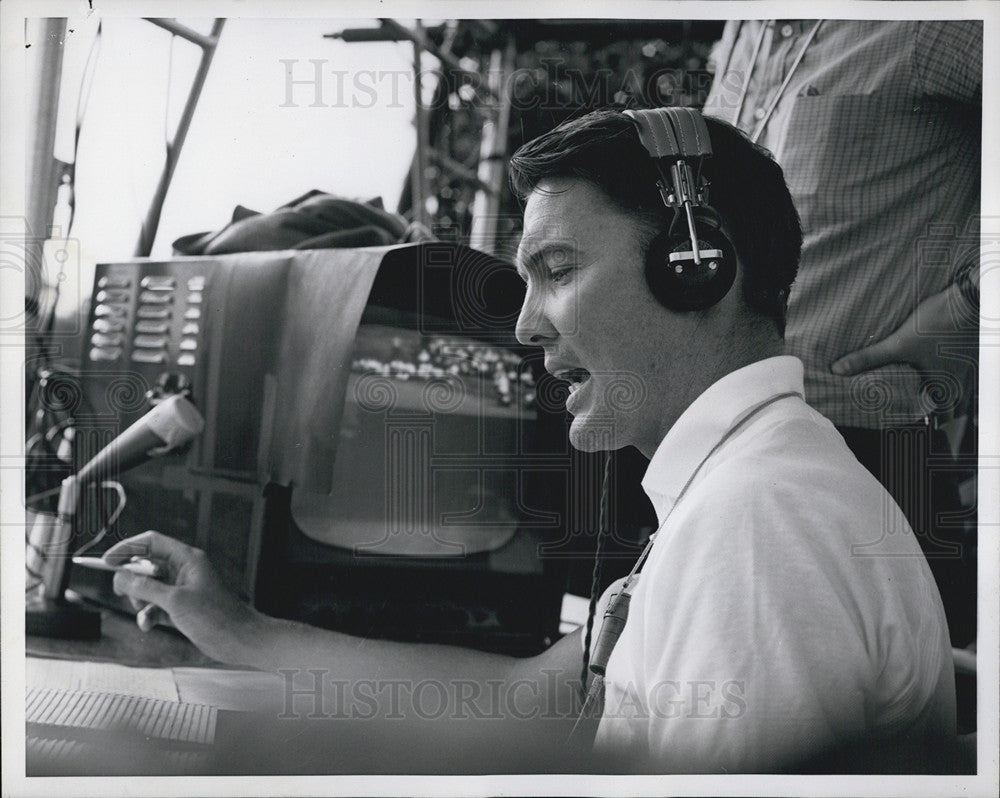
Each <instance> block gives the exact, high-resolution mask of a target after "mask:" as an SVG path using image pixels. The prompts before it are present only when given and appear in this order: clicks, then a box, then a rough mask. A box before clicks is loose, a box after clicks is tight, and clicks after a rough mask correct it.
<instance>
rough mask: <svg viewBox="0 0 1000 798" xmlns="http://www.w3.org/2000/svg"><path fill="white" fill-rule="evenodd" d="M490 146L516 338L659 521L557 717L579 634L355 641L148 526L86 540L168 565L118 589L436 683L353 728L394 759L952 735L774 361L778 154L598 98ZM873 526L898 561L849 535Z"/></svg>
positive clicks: (325, 661) (746, 760) (871, 515)
mask: <svg viewBox="0 0 1000 798" xmlns="http://www.w3.org/2000/svg"><path fill="white" fill-rule="evenodd" d="M511 166H512V177H513V183H514V186H515V188H516V189H517V190H518V191H519V193H520V194H521V195H522V196H524V197H525V198H526V205H525V214H524V236H523V239H522V242H521V246H520V250H519V253H518V264H517V268H518V271H519V273H520V274H521V275H522V277H523V278H524V280H525V283H526V295H525V299H524V305H523V308H522V311H521V315H520V318H519V320H518V325H517V334H518V338H519V339H520V340H521V342H522V343H524V344H527V345H534V346H539V347H541V348H542V349H543V350H544V353H545V366H546V368H547V369H548V370H549V371H550V372H552V373H553V374H554V375H556V376H557V377H561V378H562V379H564V380H566V382H567V383H568V384H569V395H568V399H567V402H566V406H567V410H568V411H569V413H570V414H572V416H573V422H572V426H571V428H570V440H571V442H572V443H573V445H574V446H576V447H578V448H581V449H587V450H595V449H603V450H613V449H618V448H621V447H624V446H630V445H631V446H635V447H637V448H638V449H639V450H640V451H641V452H642V453H643V454H644V455H646V456H647V457H649V458H650V460H651V462H650V465H649V469H648V471H647V473H646V476H645V478H644V480H643V487H644V488H645V490H646V492H647V493H648V495H649V497H650V499H651V500H652V502H653V505H654V507H655V509H656V512H657V514H658V517H659V521H660V528H659V529H658V530H657V532H656V534H655V535H654V536H653V538H652V540H651V542H650V545H649V547H648V548H647V550H646V552H644V554H643V556H642V558H641V561H640V563H639V564H638V565H637V568H638V575H637V576H636V577H633V578H631V579H630V581H629V583H628V584H627V585H626V586H624V588H623V586H622V585H620V584H619V585H615V586H613V587H612V589H611V590H609V591H608V592H607V593H606V594H605V596H604V597H602V599H601V600H600V602H599V603H598V607H599V609H598V613H597V619H598V623H597V628H599V629H601V634H598V635H597V639H596V641H595V642H594V643H593V645H592V653H591V662H592V663H593V665H594V668H595V673H597V674H598V675H599V677H600V678H594V679H593V680H592V684H591V693H590V698H588V701H587V704H586V707H585V710H586V711H584V712H583V713H582V716H581V718H580V722H577V716H578V715H580V714H581V713H580V708H579V699H578V696H579V692H580V684H579V677H578V674H579V672H580V660H581V656H582V650H583V640H582V635H581V633H580V632H576V633H574V634H572V635H569V636H567V637H565V638H563V639H562V640H560V641H559V642H557V643H556V644H555V645H553V646H552V647H551V648H550V649H549V650H547V651H546V652H544V653H542V654H540V655H538V656H536V657H533V658H530V659H523V660H517V659H511V658H506V657H502V656H497V655H491V654H484V653H480V652H472V651H465V650H462V649H456V648H448V647H442V646H431V645H413V644H400V643H392V642H386V641H374V640H359V639H357V638H351V637H349V636H346V635H342V634H339V633H336V632H332V631H326V630H319V629H314V628H310V627H306V626H304V625H301V624H297V623H293V622H289V621H283V620H277V619H273V618H267V617H264V616H262V615H260V614H259V613H257V612H256V611H255V610H253V609H252V608H250V607H248V606H246V605H245V604H242V603H240V602H239V601H238V600H236V599H235V598H234V597H232V596H231V595H229V594H228V593H226V592H225V591H224V590H223V589H222V587H221V586H220V584H219V582H218V580H217V579H216V577H215V576H214V574H213V573H212V571H211V569H210V567H209V566H208V564H207V561H206V559H205V556H204V555H203V554H202V553H201V552H199V551H197V550H194V549H191V548H189V547H187V546H184V545H183V544H180V543H178V542H176V541H172V540H170V539H169V538H166V537H164V536H162V535H159V534H157V533H153V532H149V533H145V534H144V535H140V536H137V537H135V538H132V539H130V540H127V541H123V542H122V543H119V544H118V545H117V546H115V547H114V548H112V549H111V550H110V551H109V552H108V553H107V554H106V555H105V556H106V558H107V559H109V560H110V561H112V562H122V561H124V560H127V559H128V557H130V556H132V555H134V554H137V553H141V554H143V555H145V556H149V557H153V558H154V559H159V560H162V561H165V563H166V565H167V571H168V577H167V578H166V579H165V580H163V581H159V580H154V579H150V578H146V577H139V576H135V575H132V574H128V573H126V572H119V573H117V574H116V575H115V588H116V590H118V591H120V592H121V593H124V594H127V595H129V596H130V597H132V599H133V600H135V601H141V602H147V601H148V602H154V603H155V604H157V605H158V606H159V607H161V608H162V610H163V611H164V612H165V613H166V614H167V615H169V617H170V619H171V621H172V622H173V623H174V625H176V626H177V627H178V628H179V629H180V630H181V631H182V632H184V633H185V634H186V635H188V637H189V638H190V639H191V640H192V641H194V642H195V643H196V644H197V645H198V646H199V647H200V648H202V649H203V650H204V651H205V653H207V654H209V655H210V656H213V657H215V658H217V659H220V660H222V661H225V662H231V663H238V664H242V665H250V666H255V667H259V668H264V669H274V670H278V669H293V670H294V671H295V672H296V673H298V674H300V675H301V674H305V673H308V672H310V669H312V670H313V671H315V670H317V669H318V670H319V672H320V673H325V674H328V678H329V679H331V680H335V681H336V682H337V683H339V684H341V685H348V691H350V686H351V685H355V684H359V683H361V682H362V681H364V680H370V679H373V678H375V679H382V680H389V681H392V682H393V683H395V684H403V685H404V686H405V685H407V684H408V685H410V686H413V685H414V684H418V683H422V681H423V680H434V681H435V683H436V684H438V685H440V686H441V689H440V691H436V693H435V694H436V696H437V697H439V698H440V699H441V701H443V702H444V706H445V708H446V711H444V712H443V713H441V714H438V713H435V715H436V717H435V719H433V720H428V719H427V717H426V714H425V713H421V711H420V707H419V703H420V701H419V700H418V698H417V694H416V693H415V692H413V693H407V692H406V689H405V687H404V688H400V690H397V691H396V692H395V693H393V694H392V695H394V696H395V698H391V697H390V694H388V693H386V694H382V693H379V699H378V700H377V701H376V702H375V703H377V704H378V706H379V710H380V712H382V714H381V715H380V718H381V719H382V722H381V723H379V724H378V725H377V726H376V725H373V724H372V723H369V724H364V723H361V724H360V726H361V727H364V732H363V734H364V735H365V736H366V737H370V738H371V739H372V741H373V744H374V745H375V746H376V747H377V748H378V749H379V750H380V751H381V752H382V753H383V757H384V761H386V762H387V763H388V764H387V765H386V766H387V767H389V768H390V770H393V769H395V770H396V772H409V771H413V770H419V769H421V768H427V769H429V771H430V772H441V771H444V770H450V769H453V768H457V769H459V770H461V771H463V772H477V771H484V770H485V771H496V770H508V769H509V770H514V771H522V770H532V769H539V768H540V769H556V770H563V771H565V770H566V769H567V768H598V769H605V768H606V769H612V770H622V771H629V772H631V771H650V772H726V773H734V772H763V771H769V770H776V769H782V768H792V769H794V768H795V767H796V766H797V765H798V764H799V763H801V762H803V761H804V760H805V759H806V758H808V757H811V756H813V755H816V754H820V753H822V752H824V751H826V750H828V749H830V748H831V747H834V746H838V745H841V744H843V743H846V742H849V741H852V740H856V739H859V738H861V739H870V738H872V737H877V738H885V737H894V736H899V735H911V736H914V737H926V736H935V735H940V736H943V737H947V736H949V735H951V734H953V733H954V724H955V717H954V712H955V709H954V684H953V679H954V675H953V671H952V665H951V660H950V649H949V645H948V632H947V627H946V624H945V619H944V614H943V610H942V607H941V602H940V598H939V596H938V593H937V590H936V588H935V586H934V583H933V580H932V578H931V576H930V573H929V571H928V568H927V564H926V562H925V561H924V559H923V557H921V556H919V555H920V550H919V547H918V545H917V543H916V542H915V541H914V540H913V536H912V533H911V532H910V530H909V528H908V526H907V525H906V521H905V519H904V518H903V516H902V514H901V512H900V511H899V510H898V508H895V506H894V505H892V503H891V502H889V501H887V499H886V494H885V492H884V490H883V489H882V488H881V486H880V485H879V483H878V482H877V481H876V480H875V479H874V478H873V477H872V476H871V475H870V474H869V473H868V472H867V471H866V470H865V469H864V468H862V467H861V466H860V465H859V464H858V462H857V461H856V460H855V459H854V457H853V456H852V455H851V454H850V452H849V451H848V449H847V448H846V446H845V444H844V442H843V440H842V439H841V438H840V436H839V435H838V434H837V433H836V431H835V430H834V428H833V427H832V425H831V424H830V423H829V422H828V421H826V420H825V419H823V418H822V417H821V416H820V415H819V414H818V413H816V412H815V411H813V410H811V409H810V408H809V407H808V406H807V405H806V404H805V402H804V401H803V399H802V366H801V363H800V362H799V361H798V360H796V359H795V358H792V357H786V356H781V352H782V333H783V313H784V305H785V297H786V296H787V292H788V288H789V286H790V284H791V282H792V280H793V278H794V275H795V270H796V266H797V261H798V251H799V246H800V242H801V234H800V232H799V228H798V219H797V216H796V214H795V210H794V208H793V206H792V203H791V199H790V197H789V195H788V191H787V189H786V187H785V184H784V181H783V179H782V174H781V170H780V168H779V167H778V166H777V165H776V164H775V163H774V162H773V161H772V160H771V159H770V158H769V157H768V156H767V154H766V153H764V152H763V151H762V150H760V149H758V148H757V147H755V146H754V145H753V144H751V143H750V142H749V141H748V140H747V139H746V138H745V137H744V136H743V135H742V134H741V133H739V132H738V131H736V130H735V129H734V128H732V127H731V126H729V125H727V124H725V123H722V122H718V121H713V120H710V119H709V120H703V119H702V117H701V116H700V115H698V114H697V113H696V112H693V111H690V110H687V109H657V110H656V111H648V112H636V113H631V114H623V113H619V112H617V111H603V112H595V113H593V114H589V115H587V116H585V117H582V118H580V119H577V120H574V121H571V122H568V123H565V124H563V125H561V126H560V127H558V128H556V129H555V130H553V131H551V132H550V133H548V134H546V135H544V136H542V137H540V138H539V139H536V140H535V141H533V142H531V143H529V144H527V145H525V147H523V148H522V149H521V150H520V151H518V153H517V154H515V156H514V158H513V160H512V165H511ZM623 376H627V377H629V378H631V379H632V380H633V381H634V382H637V384H639V385H641V391H640V397H639V400H638V401H637V402H636V403H635V406H631V407H629V408H622V407H621V406H620V405H619V404H617V403H616V401H615V398H614V391H613V390H609V389H611V388H613V386H614V384H615V383H616V381H617V380H619V379H620V378H621V377H623ZM887 508H888V510H887ZM883 533H887V534H892V535H893V536H894V537H895V538H896V539H897V540H898V542H899V545H901V546H902V547H903V549H904V550H907V551H909V553H910V554H911V555H913V556H909V557H898V556H896V557H872V556H865V555H864V554H860V555H859V554H858V553H857V549H856V547H857V545H858V544H860V543H864V542H865V541H867V540H870V539H871V538H872V536H873V535H876V536H877V535H879V534H883ZM612 594H614V596H615V598H613V597H612ZM623 595H627V597H628V598H627V599H622V596H623ZM629 607H630V609H628V608H629ZM606 608H608V611H609V613H610V616H609V618H608V622H606V623H603V624H602V622H601V619H602V616H603V615H604V613H605V609H606ZM626 610H628V614H627V615H626ZM623 620H624V623H622V621H623ZM616 632H617V634H616ZM313 678H314V679H315V676H314V677H313ZM484 686H490V689H489V690H486V689H478V688H481V687H484ZM407 695H409V699H408V698H407V697H406V696H407ZM342 704H343V702H342ZM344 706H346V704H345V705H344ZM366 717H370V716H366ZM390 717H391V718H396V719H397V720H396V721H395V722H394V723H393V722H392V721H391V720H390ZM574 725H575V729H573V727H574ZM335 728H336V730H335V731H334V730H333V729H331V731H330V734H331V735H335V734H338V733H339V734H346V733H348V731H347V729H348V727H346V726H345V725H344V724H339V725H337V726H336V727H335ZM571 729H572V730H573V732H572V735H571ZM568 736H572V738H573V742H572V743H570V745H569V746H567V745H566V742H565V741H566V739H567V737H568ZM571 754H575V755H577V756H578V758H574V757H573V756H571ZM395 757H400V758H395ZM372 762H373V766H374V760H373V761H372Z"/></svg>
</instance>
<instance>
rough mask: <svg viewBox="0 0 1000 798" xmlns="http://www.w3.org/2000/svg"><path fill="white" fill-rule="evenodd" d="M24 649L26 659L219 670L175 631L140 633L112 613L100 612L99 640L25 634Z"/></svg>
mask: <svg viewBox="0 0 1000 798" xmlns="http://www.w3.org/2000/svg"><path fill="white" fill-rule="evenodd" d="M25 650H26V652H27V654H28V656H29V657H31V656H38V657H52V658H56V659H75V660H89V661H92V662H116V663H118V664H120V665H131V666H135V667H152V668H167V667H174V666H187V667H200V668H211V667H223V666H222V665H220V664H219V663H218V662H216V661H215V660H213V659H210V658H209V657H206V656H205V655H204V654H202V653H201V652H200V651H199V650H198V649H197V648H195V646H194V645H193V644H192V643H191V642H190V641H188V639H187V638H186V637H184V635H182V634H180V633H179V632H177V631H176V630H174V629H168V628H164V627H157V628H156V629H153V630H152V631H150V632H143V631H142V630H141V629H139V627H138V626H136V624H135V619H134V618H131V617H127V616H125V615H122V614H120V613H117V612H115V611H113V610H101V637H100V639H99V640H56V639H54V638H48V637H37V636H35V635H28V636H27V637H26V638H25Z"/></svg>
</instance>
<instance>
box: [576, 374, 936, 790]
mask: <svg viewBox="0 0 1000 798" xmlns="http://www.w3.org/2000/svg"><path fill="white" fill-rule="evenodd" d="M789 391H794V392H796V393H797V394H799V395H798V396H791V397H787V398H783V399H779V400H777V401H774V402H773V403H771V404H767V405H765V406H763V407H761V405H762V404H763V403H766V402H767V401H768V400H770V399H773V398H774V397H776V396H778V395H780V394H782V393H786V392H789ZM801 393H802V364H801V362H800V361H799V360H798V359H797V358H794V357H775V358H771V359H768V360H764V361H760V362H758V363H754V364H752V365H750V366H747V367H745V368H743V369H740V370H738V371H735V372H733V373H731V374H729V375H727V376H725V377H724V378H723V379H721V380H719V381H718V382H717V383H715V384H714V385H712V386H711V387H710V388H709V389H708V390H707V391H705V392H704V393H703V394H702V395H701V396H700V397H698V399H697V400H695V402H693V403H692V404H691V406H690V407H689V408H688V409H687V410H686V411H685V412H684V414H683V415H682V416H681V418H680V419H678V421H677V423H676V424H674V426H673V427H672V428H671V430H670V432H669V433H668V434H667V436H666V438H664V440H663V442H662V443H661V444H660V446H659V448H658V449H657V450H656V453H655V454H654V456H653V459H652V461H651V462H650V464H649V469H648V470H647V472H646V475H645V477H644V479H643V488H644V489H645V491H646V493H647V494H648V496H649V498H650V500H651V501H652V503H653V505H654V507H655V508H656V512H657V515H658V517H659V520H660V525H661V526H660V529H659V531H658V533H657V536H656V538H655V542H654V544H653V547H652V551H651V552H650V555H649V558H648V560H647V561H646V563H645V565H644V566H643V569H642V572H641V576H640V578H639V582H638V585H637V587H636V589H635V591H634V593H633V597H632V601H631V609H630V613H629V618H628V622H627V624H626V626H625V629H624V631H623V633H622V636H621V638H620V639H619V641H618V644H617V646H616V647H615V649H614V652H613V653H612V655H611V658H610V660H609V662H608V667H607V678H606V683H607V692H606V700H605V709H604V714H603V716H602V718H601V722H600V725H599V728H598V732H597V737H596V740H595V743H594V745H595V752H597V753H599V754H611V755H613V756H614V758H615V760H616V761H618V762H630V761H632V762H635V763H636V766H637V767H640V768H643V769H648V768H652V769H655V770H658V771H663V772H755V771H758V772H759V771H767V770H772V769H774V768H779V767H782V766H786V765H789V764H794V763H795V762H797V761H799V760H801V759H802V758H804V757H806V756H809V755H811V754H814V753H817V752H820V751H822V750H824V749H826V748H828V747H829V746H831V745H833V744H836V743H837V742H840V741H845V740H849V739H851V738H855V737H857V736H858V735H861V734H873V735H883V734H886V735H888V734H892V733H895V732H898V731H901V730H904V729H907V728H909V729H912V730H914V731H919V732H932V733H941V734H954V729H955V697H954V673H953V668H952V661H951V647H950V643H949V638H948V630H947V625H946V622H945V616H944V611H943V609H942V606H941V600H940V597H939V595H938V591H937V588H936V586H935V584H934V581H933V578H932V576H931V574H930V571H929V569H928V567H927V564H926V562H925V560H924V556H923V554H922V553H921V551H920V546H919V544H918V543H917V541H916V539H915V538H914V535H913V532H912V531H911V530H910V528H909V526H908V525H907V523H906V520H905V518H904V517H903V515H902V513H901V511H900V510H899V509H898V508H897V507H896V505H895V504H894V503H893V502H892V500H891V499H890V498H889V496H888V494H887V493H886V492H885V491H884V490H883V488H882V486H881V485H880V484H879V483H878V482H877V481H876V480H875V478H874V477H872V476H871V475H870V474H869V473H868V471H866V470H865V469H864V468H863V467H862V466H861V465H860V464H859V463H858V462H857V460H856V459H855V458H854V456H853V455H852V454H851V452H850V451H849V450H848V448H847V446H846V445H845V444H844V441H843V439H842V438H841V437H840V435H839V434H838V433H837V432H836V430H835V429H834V427H833V425H832V424H831V423H830V422H829V421H827V420H826V419H825V418H823V417H822V416H821V415H819V414H818V413H817V412H816V411H814V410H812V409H811V408H810V407H809V406H808V405H806V404H805V402H804V401H803V400H802V399H801V398H800V397H801ZM741 422H742V423H741ZM727 435H728V436H729V437H728V438H727V437H726V436H727ZM720 441H721V442H722V443H721V445H719V447H718V449H717V450H716V451H715V452H714V453H713V452H712V449H713V447H716V445H717V444H719V443H720ZM706 457H707V458H708V459H707V460H706ZM703 461H704V462H703ZM692 475H693V480H692ZM689 480H692V481H691V484H690V485H689V486H688V487H687V489H686V491H685V490H684V486H685V484H686V483H688V481H689ZM682 493H683V495H681V494H682ZM678 496H680V500H679V501H678ZM675 505H676V506H675ZM614 589H615V586H612V588H611V589H610V590H609V591H607V592H606V593H605V594H604V596H603V597H602V600H601V604H600V607H599V609H598V613H599V614H598V616H597V618H598V622H599V619H600V618H601V617H602V613H603V609H604V607H605V606H606V605H607V600H608V598H609V596H610V593H611V592H612V591H613V590H614ZM595 637H596V635H595Z"/></svg>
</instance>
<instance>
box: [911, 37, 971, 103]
mask: <svg viewBox="0 0 1000 798" xmlns="http://www.w3.org/2000/svg"><path fill="white" fill-rule="evenodd" d="M913 59H914V63H913V69H914V72H915V74H916V76H917V82H918V84H919V87H920V90H921V93H923V94H925V95H927V96H929V97H941V98H943V99H951V100H958V101H960V102H964V103H969V104H973V105H982V101H983V97H982V94H983V23H982V22H980V21H965V20H957V21H948V22H938V21H935V22H921V23H919V24H918V25H917V37H916V42H915V43H914V47H913Z"/></svg>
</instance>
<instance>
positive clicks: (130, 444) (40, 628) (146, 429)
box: [27, 394, 205, 638]
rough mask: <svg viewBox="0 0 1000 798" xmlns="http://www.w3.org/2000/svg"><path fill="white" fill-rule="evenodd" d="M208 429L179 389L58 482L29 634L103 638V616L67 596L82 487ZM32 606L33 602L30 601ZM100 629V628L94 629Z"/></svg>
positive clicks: (41, 543)
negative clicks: (90, 612) (67, 599)
mask: <svg viewBox="0 0 1000 798" xmlns="http://www.w3.org/2000/svg"><path fill="white" fill-rule="evenodd" d="M204 428H205V420H204V418H202V416H201V413H199V412H198V410H197V408H195V406H194V405H193V404H191V402H189V401H188V400H187V399H186V398H185V397H184V396H182V395H180V394H175V395H173V396H170V397H169V398H167V399H164V400H163V401H162V402H160V403H159V404H157V405H156V406H155V407H154V408H153V409H152V410H150V411H149V412H148V413H146V415H144V416H143V417H142V418H140V419H139V420H138V421H136V422H135V423H134V424H132V425H131V426H130V427H128V429H126V430H125V431H124V432H122V433H121V434H120V435H119V436H118V437H117V438H115V439H114V440H113V441H111V443H109V444H108V445H107V446H105V447H104V448H103V449H101V451H99V452H98V453H97V454H96V455H94V457H92V458H91V459H90V460H89V461H87V463H86V464H85V465H84V466H83V467H82V468H81V469H80V470H79V471H78V472H77V473H76V474H75V475H73V476H69V477H66V479H64V480H63V482H62V485H61V486H60V491H59V510H58V518H55V519H52V522H51V523H50V524H49V525H48V530H47V533H48V534H47V535H45V537H47V540H45V541H41V540H40V541H38V545H39V547H40V548H42V549H43V550H44V551H45V555H46V557H45V562H44V566H43V580H42V581H43V589H42V595H41V596H38V597H37V600H36V601H35V602H34V605H33V606H29V607H28V611H27V625H28V626H27V629H28V633H29V634H41V635H45V636H50V637H83V638H90V637H99V636H100V615H96V618H90V617H87V615H86V614H85V612H84V611H81V610H79V609H75V608H72V607H71V606H69V605H67V604H66V603H65V600H64V596H65V592H66V582H67V580H68V574H69V569H68V568H67V563H68V560H69V557H68V554H69V552H68V548H69V545H70V542H71V541H72V539H73V517H74V515H75V514H76V509H77V505H78V504H79V500H80V494H81V492H82V490H83V489H84V488H85V487H86V486H88V485H89V484H91V483H92V482H98V481H102V480H104V479H106V478H108V477H112V476H114V477H117V476H119V475H120V474H122V473H124V472H125V471H128V470H129V469H132V468H135V467H136V466H138V465H142V464H143V463H145V462H146V461H147V460H149V459H151V458H153V457H157V456H159V455H162V454H166V453H167V452H169V451H172V450H173V449H176V448H178V447H180V446H183V445H184V444H186V443H188V442H190V441H191V440H193V439H194V438H195V437H197V436H198V435H199V434H201V431H202V430H203V429H204ZM29 605H31V602H30V601H29ZM95 630H96V631H95Z"/></svg>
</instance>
